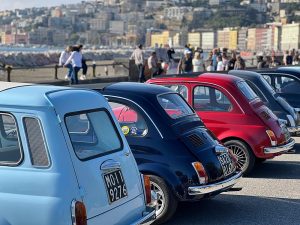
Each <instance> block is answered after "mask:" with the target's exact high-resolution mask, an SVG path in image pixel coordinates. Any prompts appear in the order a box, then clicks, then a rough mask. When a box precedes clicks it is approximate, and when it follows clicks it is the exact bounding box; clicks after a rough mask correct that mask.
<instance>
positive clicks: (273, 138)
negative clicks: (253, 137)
mask: <svg viewBox="0 0 300 225" xmlns="http://www.w3.org/2000/svg"><path fill="white" fill-rule="evenodd" d="M266 133H267V135H268V136H269V138H270V141H271V145H272V146H276V145H277V138H276V136H275V134H274V132H273V131H271V130H266Z"/></svg>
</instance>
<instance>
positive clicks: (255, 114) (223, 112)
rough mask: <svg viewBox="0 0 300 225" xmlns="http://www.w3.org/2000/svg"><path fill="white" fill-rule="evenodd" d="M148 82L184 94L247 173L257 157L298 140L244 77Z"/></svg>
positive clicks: (277, 151) (261, 158)
mask: <svg viewBox="0 0 300 225" xmlns="http://www.w3.org/2000/svg"><path fill="white" fill-rule="evenodd" d="M148 82H149V83H152V84H158V85H163V86H166V87H169V88H171V89H173V90H175V91H177V92H178V93H180V94H181V95H182V96H184V98H185V99H186V100H187V101H188V102H189V104H190V105H191V106H193V108H194V109H195V111H196V112H197V113H198V115H199V116H200V118H201V119H202V120H203V122H204V123H205V125H206V126H207V128H208V129H210V130H211V131H212V132H213V134H215V135H216V137H217V138H218V139H219V140H221V141H222V142H223V143H224V145H225V146H227V147H228V148H229V149H231V151H232V152H233V154H234V155H235V156H236V157H237V159H238V167H239V168H240V169H241V170H242V171H243V172H244V173H245V174H248V173H250V171H251V170H252V169H253V167H254V165H255V161H257V162H260V161H264V160H265V159H270V158H273V157H274V156H276V155H279V154H282V153H284V152H286V151H288V150H290V149H292V148H293V146H294V144H295V141H294V140H293V139H292V138H290V134H289V132H288V131H287V129H286V126H285V124H284V123H280V122H279V120H278V118H277V117H276V116H275V115H274V114H273V113H272V111H271V110H270V109H269V108H268V107H266V106H265V105H264V103H263V102H262V101H261V100H260V98H258V96H257V95H256V94H255V92H254V91H253V90H252V89H251V88H250V87H249V86H248V84H247V83H246V82H245V81H244V80H243V79H241V78H237V77H234V76H230V75H226V74H201V75H199V76H194V77H168V76H165V77H160V78H155V79H151V80H148Z"/></svg>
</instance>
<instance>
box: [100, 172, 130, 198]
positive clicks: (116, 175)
mask: <svg viewBox="0 0 300 225" xmlns="http://www.w3.org/2000/svg"><path fill="white" fill-rule="evenodd" d="M103 178H104V183H105V186H106V190H107V195H108V199H109V202H110V203H113V202H115V201H118V200H120V199H122V198H125V197H127V188H126V185H125V181H124V177H123V174H122V172H121V170H114V171H112V172H109V173H105V174H104V175H103Z"/></svg>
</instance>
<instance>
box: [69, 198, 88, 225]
mask: <svg viewBox="0 0 300 225" xmlns="http://www.w3.org/2000/svg"><path fill="white" fill-rule="evenodd" d="M72 225H87V215H86V208H85V205H84V203H83V202H79V201H76V200H73V202H72Z"/></svg>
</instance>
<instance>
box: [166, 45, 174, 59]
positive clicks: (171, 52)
mask: <svg viewBox="0 0 300 225" xmlns="http://www.w3.org/2000/svg"><path fill="white" fill-rule="evenodd" d="M167 54H168V60H169V62H171V60H174V58H173V54H175V50H174V48H169V49H168V51H167Z"/></svg>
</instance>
